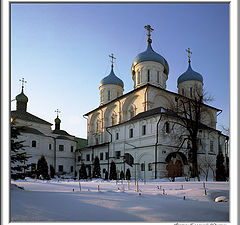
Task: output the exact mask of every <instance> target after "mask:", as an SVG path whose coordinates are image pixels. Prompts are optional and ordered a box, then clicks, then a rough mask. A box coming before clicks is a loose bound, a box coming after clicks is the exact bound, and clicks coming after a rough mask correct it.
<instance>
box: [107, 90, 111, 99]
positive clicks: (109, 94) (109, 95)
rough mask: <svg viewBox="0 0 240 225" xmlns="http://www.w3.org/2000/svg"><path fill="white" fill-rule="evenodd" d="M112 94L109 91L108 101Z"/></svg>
mask: <svg viewBox="0 0 240 225" xmlns="http://www.w3.org/2000/svg"><path fill="white" fill-rule="evenodd" d="M110 97H111V93H110V91H108V101H110Z"/></svg>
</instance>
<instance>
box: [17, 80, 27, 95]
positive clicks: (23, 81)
mask: <svg viewBox="0 0 240 225" xmlns="http://www.w3.org/2000/svg"><path fill="white" fill-rule="evenodd" d="M19 81H21V82H22V92H23V89H24V83H27V81H25V80H24V78H22V79H19Z"/></svg>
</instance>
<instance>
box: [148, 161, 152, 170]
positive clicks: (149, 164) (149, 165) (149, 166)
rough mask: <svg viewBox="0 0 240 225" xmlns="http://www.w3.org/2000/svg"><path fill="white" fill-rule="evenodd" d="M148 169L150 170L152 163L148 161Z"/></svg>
mask: <svg viewBox="0 0 240 225" xmlns="http://www.w3.org/2000/svg"><path fill="white" fill-rule="evenodd" d="M148 171H152V163H148Z"/></svg>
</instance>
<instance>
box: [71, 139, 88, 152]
mask: <svg viewBox="0 0 240 225" xmlns="http://www.w3.org/2000/svg"><path fill="white" fill-rule="evenodd" d="M74 140H75V141H76V142H77V149H80V148H84V147H86V146H87V139H84V138H78V137H75V138H74Z"/></svg>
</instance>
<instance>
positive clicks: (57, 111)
mask: <svg viewBox="0 0 240 225" xmlns="http://www.w3.org/2000/svg"><path fill="white" fill-rule="evenodd" d="M55 112H56V113H57V117H58V114H59V113H61V111H59V109H57V110H55Z"/></svg>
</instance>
